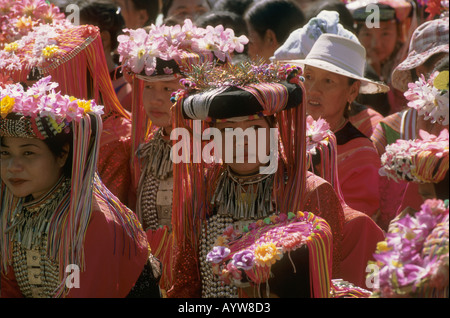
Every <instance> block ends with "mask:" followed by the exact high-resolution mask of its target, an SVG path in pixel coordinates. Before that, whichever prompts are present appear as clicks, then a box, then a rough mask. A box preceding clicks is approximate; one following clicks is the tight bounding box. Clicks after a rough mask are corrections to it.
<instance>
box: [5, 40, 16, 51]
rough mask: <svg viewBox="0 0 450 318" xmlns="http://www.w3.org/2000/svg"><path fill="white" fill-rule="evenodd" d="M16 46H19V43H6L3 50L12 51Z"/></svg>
mask: <svg viewBox="0 0 450 318" xmlns="http://www.w3.org/2000/svg"><path fill="white" fill-rule="evenodd" d="M18 47H19V43H17V42H12V43H8V44H6V45H5V48H4V50H5V51H6V52H14V51H15V50H17V48H18Z"/></svg>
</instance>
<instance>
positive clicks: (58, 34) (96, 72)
mask: <svg viewBox="0 0 450 318" xmlns="http://www.w3.org/2000/svg"><path fill="white" fill-rule="evenodd" d="M0 70H1V71H2V73H4V74H8V76H9V77H11V78H12V79H13V81H14V82H16V83H18V82H23V83H28V82H29V80H32V79H39V78H42V77H45V76H48V75H51V76H52V79H53V81H55V82H58V83H59V84H60V89H61V91H62V93H63V94H67V95H72V96H75V97H77V98H84V99H91V98H93V99H95V100H97V101H101V103H102V104H103V105H104V106H105V113H106V114H109V113H110V112H116V113H117V114H120V115H121V116H123V117H125V118H129V115H128V114H127V113H126V112H125V111H124V110H123V107H122V106H121V105H120V102H119V100H118V98H117V95H116V94H115V92H114V88H113V86H112V83H111V80H110V76H109V71H108V68H107V65H106V60H105V56H104V54H103V48H102V41H101V38H100V31H99V29H98V27H95V26H92V25H79V26H76V25H72V24H70V23H69V22H68V21H67V20H63V22H61V23H53V24H41V25H37V26H34V27H33V28H32V29H31V30H30V31H29V32H28V33H27V34H26V35H23V36H22V37H21V38H20V39H18V40H16V41H15V42H11V43H8V44H7V45H6V46H5V47H4V48H3V49H2V50H0Z"/></svg>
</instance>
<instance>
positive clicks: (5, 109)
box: [0, 76, 103, 124]
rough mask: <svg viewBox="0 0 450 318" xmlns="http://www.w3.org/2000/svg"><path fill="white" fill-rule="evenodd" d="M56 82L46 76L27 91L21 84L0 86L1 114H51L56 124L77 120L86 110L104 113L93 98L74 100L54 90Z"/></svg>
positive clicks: (4, 115) (40, 115) (48, 115)
mask: <svg viewBox="0 0 450 318" xmlns="http://www.w3.org/2000/svg"><path fill="white" fill-rule="evenodd" d="M58 86H59V85H58V83H54V82H51V76H47V77H44V78H42V79H41V80H39V81H38V82H36V83H35V84H33V86H31V87H30V88H28V89H27V90H26V91H25V90H24V89H23V87H22V85H21V84H7V85H5V86H4V87H0V106H1V109H0V110H1V117H2V118H5V117H6V116H7V115H8V114H9V113H19V114H22V115H24V116H31V117H36V116H39V117H51V118H52V119H54V120H55V121H56V123H57V124H61V123H63V122H65V123H69V122H71V121H72V120H75V121H79V120H80V118H82V117H83V116H84V114H85V113H95V114H98V115H101V114H103V106H101V105H97V104H96V103H95V101H94V100H82V99H76V98H74V97H71V96H68V95H62V94H61V93H60V92H56V91H55V89H56V88H57V87H58Z"/></svg>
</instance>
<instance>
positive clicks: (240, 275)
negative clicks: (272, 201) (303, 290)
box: [207, 212, 332, 298]
mask: <svg viewBox="0 0 450 318" xmlns="http://www.w3.org/2000/svg"><path fill="white" fill-rule="evenodd" d="M214 245H215V246H214V248H213V249H212V250H211V251H210V252H209V253H208V255H207V260H208V261H209V262H210V263H211V265H212V266H213V271H214V273H215V274H216V275H218V276H219V278H220V279H221V280H222V281H224V283H225V284H231V285H237V286H239V287H240V286H242V282H244V281H249V282H251V283H253V284H257V285H259V284H262V283H266V282H267V281H268V280H269V278H270V275H271V274H270V273H271V267H272V266H273V265H274V264H275V263H276V262H278V261H279V260H280V259H281V258H283V257H289V258H290V253H292V252H293V251H295V250H297V249H299V248H300V247H302V246H307V247H308V255H309V269H310V273H309V274H310V288H311V296H312V297H315V298H327V297H329V292H330V282H331V250H332V234H331V230H330V227H329V225H328V223H326V222H325V221H324V220H323V219H321V218H320V217H317V216H315V215H314V214H312V213H310V212H297V213H291V212H290V213H288V214H284V213H282V214H279V215H273V216H271V217H268V218H266V219H264V220H259V221H257V222H255V223H252V224H250V225H249V226H248V227H245V228H244V230H243V232H242V233H240V232H237V231H235V230H234V229H233V228H232V227H230V228H228V229H227V230H226V231H225V232H224V233H223V235H222V236H220V237H219V238H218V239H217V240H216V243H215V244H214ZM292 266H293V268H292V270H293V271H294V272H295V271H296V268H295V264H294V263H292ZM281 278H282V277H281ZM274 279H280V277H275V278H274ZM267 291H268V289H267Z"/></svg>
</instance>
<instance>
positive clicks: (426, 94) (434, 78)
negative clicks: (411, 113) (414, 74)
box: [404, 71, 449, 125]
mask: <svg viewBox="0 0 450 318" xmlns="http://www.w3.org/2000/svg"><path fill="white" fill-rule="evenodd" d="M448 91H449V72H448V71H441V72H438V71H436V72H434V73H433V74H432V75H431V76H430V78H429V79H428V80H426V79H425V77H424V76H423V74H422V75H421V76H420V78H419V80H418V81H416V82H415V83H409V84H408V90H407V91H406V92H405V93H404V95H405V97H406V99H407V100H408V101H409V102H408V107H411V108H414V109H416V110H417V111H418V113H419V115H420V116H424V119H425V120H428V119H430V120H431V122H432V123H438V124H441V125H448V123H449V108H448V103H449V96H448Z"/></svg>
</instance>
